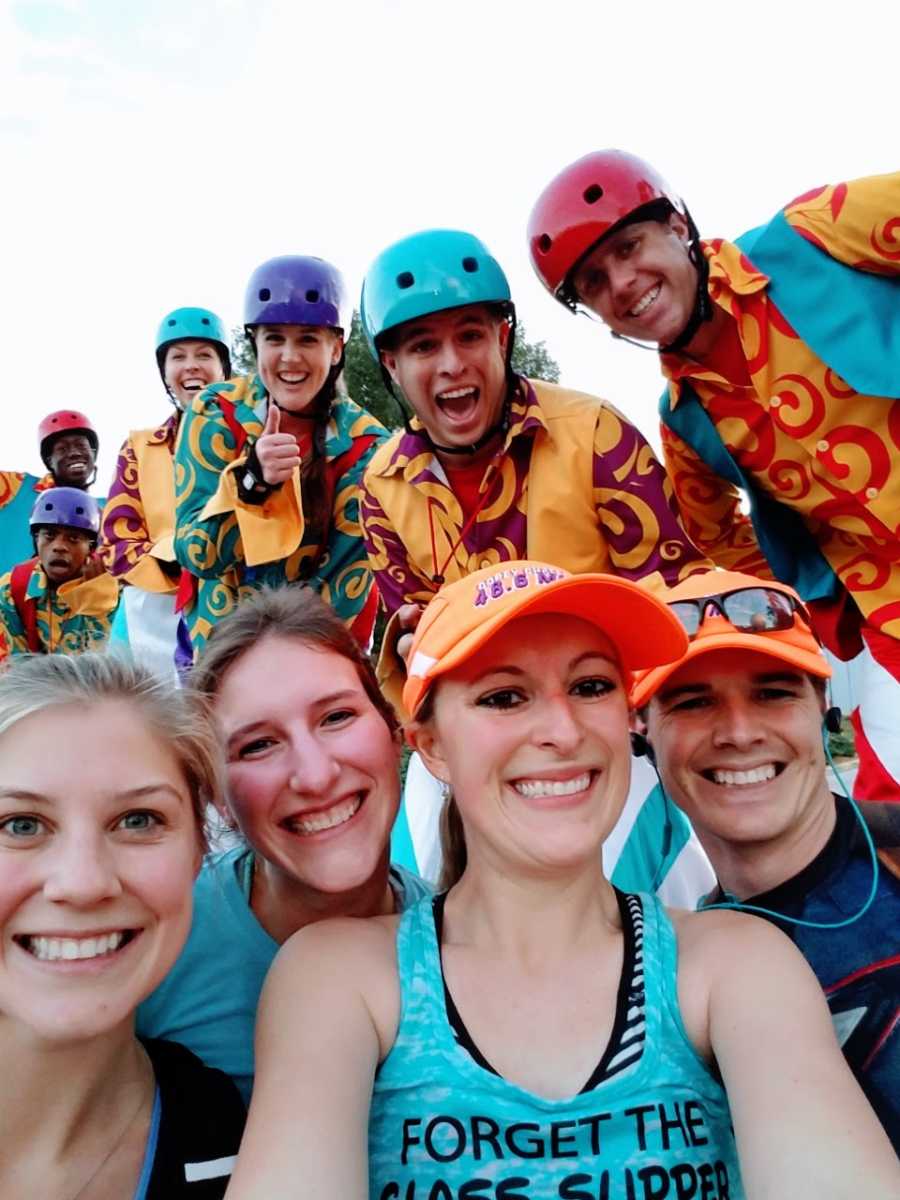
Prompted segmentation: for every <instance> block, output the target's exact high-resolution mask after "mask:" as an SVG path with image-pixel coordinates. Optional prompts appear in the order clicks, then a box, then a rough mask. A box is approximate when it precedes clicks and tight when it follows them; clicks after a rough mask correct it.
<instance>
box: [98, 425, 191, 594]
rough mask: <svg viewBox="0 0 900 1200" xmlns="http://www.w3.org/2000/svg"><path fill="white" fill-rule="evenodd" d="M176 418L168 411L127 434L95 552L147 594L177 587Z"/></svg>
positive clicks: (115, 572) (117, 574)
mask: <svg viewBox="0 0 900 1200" xmlns="http://www.w3.org/2000/svg"><path fill="white" fill-rule="evenodd" d="M180 418H181V414H180V413H178V412H173V413H172V415H171V416H170V417H169V418H168V419H167V420H166V421H163V423H162V424H161V425H158V426H157V427H156V428H155V429H139V430H135V431H133V432H132V433H130V434H129V435H128V437H127V439H126V441H125V443H124V445H123V446H122V449H121V450H120V451H119V458H118V461H117V463H116V473H115V477H114V479H113V482H112V486H111V487H110V489H109V497H108V499H107V501H106V507H105V508H104V510H103V524H102V526H101V530H100V546H99V552H100V555H101V557H102V559H103V563H104V565H105V567H106V569H107V571H109V573H110V574H111V575H113V576H114V577H115V578H117V579H121V580H122V581H123V582H125V583H130V584H132V585H133V586H135V587H140V588H143V589H144V590H145V591H147V592H157V593H163V594H165V593H169V592H171V593H174V592H176V591H177V590H178V578H179V574H180V572H179V570H178V569H177V566H176V564H175V547H174V535H175V469H174V466H173V459H174V455H175V439H176V438H177V436H178V425H179V421H180ZM162 563H169V564H172V566H171V567H170V568H169V569H168V570H165V569H164V568H163V566H162V565H161V564H162Z"/></svg>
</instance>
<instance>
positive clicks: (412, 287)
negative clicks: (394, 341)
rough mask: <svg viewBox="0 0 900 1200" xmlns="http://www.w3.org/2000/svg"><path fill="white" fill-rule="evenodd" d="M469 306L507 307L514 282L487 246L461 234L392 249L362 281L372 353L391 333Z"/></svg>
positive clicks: (441, 233) (420, 237)
mask: <svg viewBox="0 0 900 1200" xmlns="http://www.w3.org/2000/svg"><path fill="white" fill-rule="evenodd" d="M464 304H503V305H505V306H507V307H508V308H509V310H510V312H512V302H511V299H510V292H509V283H508V282H507V279H506V276H505V275H504V273H503V269H502V267H501V266H500V264H499V263H498V262H497V260H496V259H495V258H494V256H493V255H492V254H491V252H490V251H489V250H488V248H487V246H485V244H484V242H482V241H479V239H478V238H477V237H474V236H473V235H472V234H471V233H463V232H462V231H460V230H457V229H426V230H423V231H422V232H421V233H414V234H412V235H411V236H410V237H407V238H403V239H402V241H399V242H395V243H394V245H393V246H388V248H387V249H386V250H383V251H382V252H381V254H379V255H378V257H377V258H376V259H375V261H374V262H373V263H372V265H371V267H369V270H368V272H367V273H366V277H365V280H364V281H363V290H362V299H361V301H360V318H361V320H362V325H363V329H364V330H365V334H366V340H367V341H368V343H369V349H370V350H371V351H372V354H373V355H374V356H375V358H376V359H377V358H378V349H377V346H376V343H377V341H378V339H379V337H380V336H381V335H382V334H383V333H386V332H387V331H388V330H389V329H395V328H396V327H397V326H398V325H402V324H403V323H404V322H405V321H412V320H414V319H415V318H416V317H424V316H426V315H428V314H429V313H436V312H443V311H444V310H445V309H448V308H460V307H461V306H462V305H464Z"/></svg>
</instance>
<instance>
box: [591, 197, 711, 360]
mask: <svg viewBox="0 0 900 1200" xmlns="http://www.w3.org/2000/svg"><path fill="white" fill-rule="evenodd" d="M572 285H573V287H574V290H575V292H576V294H577V296H578V298H579V300H580V301H581V303H582V304H583V305H584V306H585V308H589V309H590V310H591V311H592V312H594V313H596V315H597V316H598V317H599V318H600V320H601V321H603V323H604V324H605V325H608V326H609V328H610V329H612V330H613V331H614V332H615V333H620V334H622V335H623V336H625V337H631V338H636V339H638V340H640V341H645V342H655V343H657V344H658V345H666V344H667V343H668V342H671V341H674V340H675V338H676V337H677V336H678V335H679V334H680V333H681V331H682V330H683V329H684V327H685V326H686V325H687V323H688V320H689V319H690V316H691V313H692V312H693V308H694V301H695V298H696V295H697V270H696V268H695V267H694V264H693V263H692V262H691V260H690V258H689V257H688V229H687V224H686V223H685V221H684V218H683V217H681V216H680V215H679V214H678V213H673V214H672V215H671V216H670V217H669V219H668V221H634V222H631V223H630V224H627V225H624V226H623V227H622V228H621V229H618V230H616V231H615V232H614V233H612V234H609V235H608V236H607V237H605V238H603V239H602V241H601V242H600V243H599V245H597V246H596V247H595V248H594V249H593V250H592V251H591V252H590V253H589V254H588V255H587V256H586V257H585V258H584V259H583V261H582V262H581V263H580V264H579V265H578V267H577V268H576V270H575V272H574V274H573V276H572ZM692 345H693V343H692Z"/></svg>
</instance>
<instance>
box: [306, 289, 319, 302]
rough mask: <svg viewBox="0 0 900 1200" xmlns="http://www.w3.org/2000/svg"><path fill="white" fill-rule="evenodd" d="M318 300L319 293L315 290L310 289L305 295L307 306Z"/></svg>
mask: <svg viewBox="0 0 900 1200" xmlns="http://www.w3.org/2000/svg"><path fill="white" fill-rule="evenodd" d="M318 299H319V293H318V292H317V291H316V289H315V288H310V289H309V291H308V292H307V293H306V302H307V304H315V303H316V302H317V301H318Z"/></svg>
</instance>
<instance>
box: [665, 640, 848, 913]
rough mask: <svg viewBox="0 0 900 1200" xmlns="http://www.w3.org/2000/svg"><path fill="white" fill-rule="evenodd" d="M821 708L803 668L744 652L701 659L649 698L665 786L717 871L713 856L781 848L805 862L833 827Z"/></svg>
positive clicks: (716, 652)
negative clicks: (807, 854)
mask: <svg viewBox="0 0 900 1200" xmlns="http://www.w3.org/2000/svg"><path fill="white" fill-rule="evenodd" d="M823 711H824V698H823V695H822V692H821V691H820V690H819V689H818V688H817V687H816V686H815V685H814V684H813V682H812V680H811V679H810V677H809V676H808V675H806V674H805V673H804V672H802V671H800V670H798V669H797V668H795V667H792V666H790V665H789V664H788V663H786V662H784V661H781V660H779V659H777V658H774V657H772V656H770V655H767V654H764V653H758V652H756V651H752V650H740V649H731V650H724V649H723V650H713V651H710V652H709V653H707V654H703V655H698V656H697V657H696V658H694V659H693V660H692V661H690V662H688V663H686V664H685V666H683V667H682V668H681V669H680V670H678V671H676V672H675V673H674V674H672V675H671V676H669V678H668V679H667V680H666V682H665V684H664V685H663V686H662V687H661V688H660V690H659V692H658V693H657V695H655V696H654V697H653V699H652V700H651V701H650V704H649V707H648V709H647V734H648V737H649V739H650V742H651V744H652V746H653V748H654V751H655V753H656V760H657V764H658V766H659V771H660V775H661V777H662V780H663V784H664V786H665V788H666V791H667V792H668V794H669V795H670V796H671V798H672V799H673V800H674V801H675V803H676V804H677V805H678V806H679V807H680V808H681V809H683V810H684V812H685V813H686V814H687V816H688V817H689V818H690V820H691V822H692V823H693V825H694V827H695V828H696V830H697V832H698V835H699V836H700V839H701V841H702V842H703V844H704V846H705V848H706V850H707V852H708V853H709V854H710V857H711V858H712V859H713V865H714V866H716V867H717V869H718V865H719V864H718V863H717V861H716V860H717V859H719V860H720V861H726V860H727V859H728V858H729V856H731V855H733V854H737V855H739V856H741V855H743V856H745V857H746V856H748V855H749V856H751V857H752V856H753V855H756V854H757V853H759V854H760V855H763V856H768V855H771V853H772V848H773V846H775V847H777V846H778V845H779V844H784V845H786V846H789V847H791V849H792V852H794V850H797V851H798V857H799V860H800V865H801V866H802V865H805V862H806V861H808V858H806V857H805V848H806V847H808V846H810V845H813V844H816V850H815V851H813V853H817V852H818V849H819V848H820V846H818V845H817V843H818V842H819V841H821V839H822V838H823V837H827V835H828V833H829V832H830V829H831V826H832V825H833V822H834V800H833V797H832V795H831V793H830V791H829V788H828V783H827V779H826V775H825V755H824V749H823V744H822V714H823ZM813 853H811V854H810V855H809V858H811V857H812V856H813ZM798 869H799V867H798ZM786 877H787V876H785V878H786ZM760 890H762V889H760Z"/></svg>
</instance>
